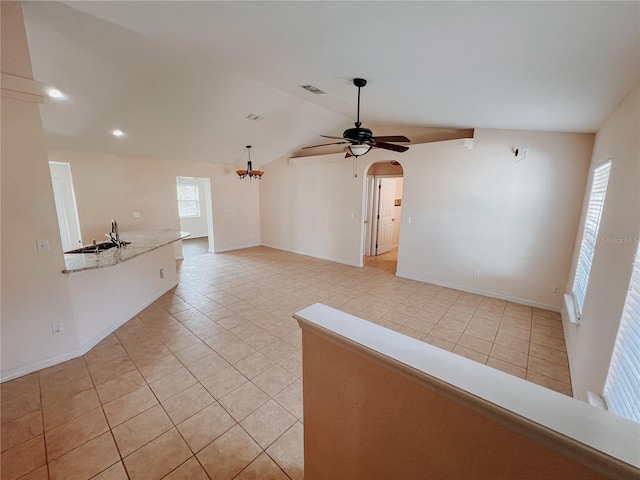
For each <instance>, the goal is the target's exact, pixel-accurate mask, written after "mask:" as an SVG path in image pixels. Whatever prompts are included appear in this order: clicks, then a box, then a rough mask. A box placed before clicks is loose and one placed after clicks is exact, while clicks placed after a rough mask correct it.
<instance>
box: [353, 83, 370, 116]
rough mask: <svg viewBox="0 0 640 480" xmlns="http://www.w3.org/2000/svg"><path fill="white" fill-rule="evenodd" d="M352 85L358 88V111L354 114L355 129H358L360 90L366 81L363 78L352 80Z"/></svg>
mask: <svg viewBox="0 0 640 480" xmlns="http://www.w3.org/2000/svg"><path fill="white" fill-rule="evenodd" d="M353 84H354V85H355V86H356V87H358V111H357V114H356V123H355V125H356V128H360V125H362V122H361V121H360V89H361V88H362V87H364V86H365V85H366V84H367V81H366V80H365V79H364V78H354V79H353Z"/></svg>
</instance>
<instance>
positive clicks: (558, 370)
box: [527, 357, 571, 384]
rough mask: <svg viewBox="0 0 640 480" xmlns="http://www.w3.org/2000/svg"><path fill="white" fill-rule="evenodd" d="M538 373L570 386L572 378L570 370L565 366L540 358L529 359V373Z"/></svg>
mask: <svg viewBox="0 0 640 480" xmlns="http://www.w3.org/2000/svg"><path fill="white" fill-rule="evenodd" d="M529 372H536V373H539V374H541V375H544V376H546V377H551V378H553V379H555V380H558V381H560V382H562V383H566V384H570V383H571V377H570V376H569V369H568V368H567V367H565V366H564V365H558V364H557V363H555V362H549V361H547V360H544V359H542V358H538V357H529V364H528V365H527V373H529Z"/></svg>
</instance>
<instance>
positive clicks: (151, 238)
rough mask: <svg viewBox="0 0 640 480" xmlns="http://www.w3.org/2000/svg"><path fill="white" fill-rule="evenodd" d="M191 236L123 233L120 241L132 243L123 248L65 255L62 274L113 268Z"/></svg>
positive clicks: (175, 232) (172, 232) (164, 232)
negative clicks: (64, 266)
mask: <svg viewBox="0 0 640 480" xmlns="http://www.w3.org/2000/svg"><path fill="white" fill-rule="evenodd" d="M189 235H191V234H190V233H188V232H182V231H180V230H172V229H169V228H167V229H162V230H140V231H134V232H122V233H121V234H120V240H124V241H126V242H131V243H130V244H128V245H127V246H125V247H122V248H110V249H109V250H104V251H102V252H100V253H65V255H64V263H65V265H66V268H65V269H64V270H63V271H62V273H74V272H82V271H84V270H95V269H97V268H106V267H112V266H114V265H117V264H119V263H122V262H126V261H127V260H131V259H132V258H135V257H137V256H138V255H142V254H143V253H147V252H150V251H152V250H155V249H157V248H160V247H164V246H165V245H168V244H170V243H173V242H177V241H178V240H181V239H183V238H186V237H188V236H189Z"/></svg>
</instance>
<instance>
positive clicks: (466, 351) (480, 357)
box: [453, 344, 488, 364]
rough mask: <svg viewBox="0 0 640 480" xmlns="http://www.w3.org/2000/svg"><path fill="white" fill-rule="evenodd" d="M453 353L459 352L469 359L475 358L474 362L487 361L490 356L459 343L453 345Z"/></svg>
mask: <svg viewBox="0 0 640 480" xmlns="http://www.w3.org/2000/svg"><path fill="white" fill-rule="evenodd" d="M453 353H457V354H458V355H461V356H463V357H466V358H468V359H469V360H473V361H474V362H478V363H482V364H484V363H486V362H487V358H488V355H485V354H483V353H480V352H477V351H475V350H471V349H470V348H467V347H463V346H462V345H459V344H458V345H456V346H455V347H453Z"/></svg>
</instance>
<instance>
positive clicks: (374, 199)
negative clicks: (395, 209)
mask: <svg viewBox="0 0 640 480" xmlns="http://www.w3.org/2000/svg"><path fill="white" fill-rule="evenodd" d="M375 163H380V162H374V163H372V164H371V165H369V166H368V167H367V170H366V171H367V172H368V171H369V169H370V168H371V167H372V166H373V165H374V164H375ZM364 177H365V178H364V188H363V190H364V192H363V202H362V206H363V208H362V216H363V222H362V223H363V225H362V234H361V238H360V258H361V259H363V260H362V265H364V257H369V256H374V254H372V252H373V251H375V241H376V239H375V236H376V232H377V228H378V225H377V222H378V219H377V214H375V213H374V212H377V210H378V209H377V205H378V195H376V189H375V188H374V187H375V185H376V183H377V179H378V178H404V168H403V173H402V174H383V175H369V174H368V173H367V174H366V175H364ZM398 221H400V219H398ZM398 247H399V243H398Z"/></svg>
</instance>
